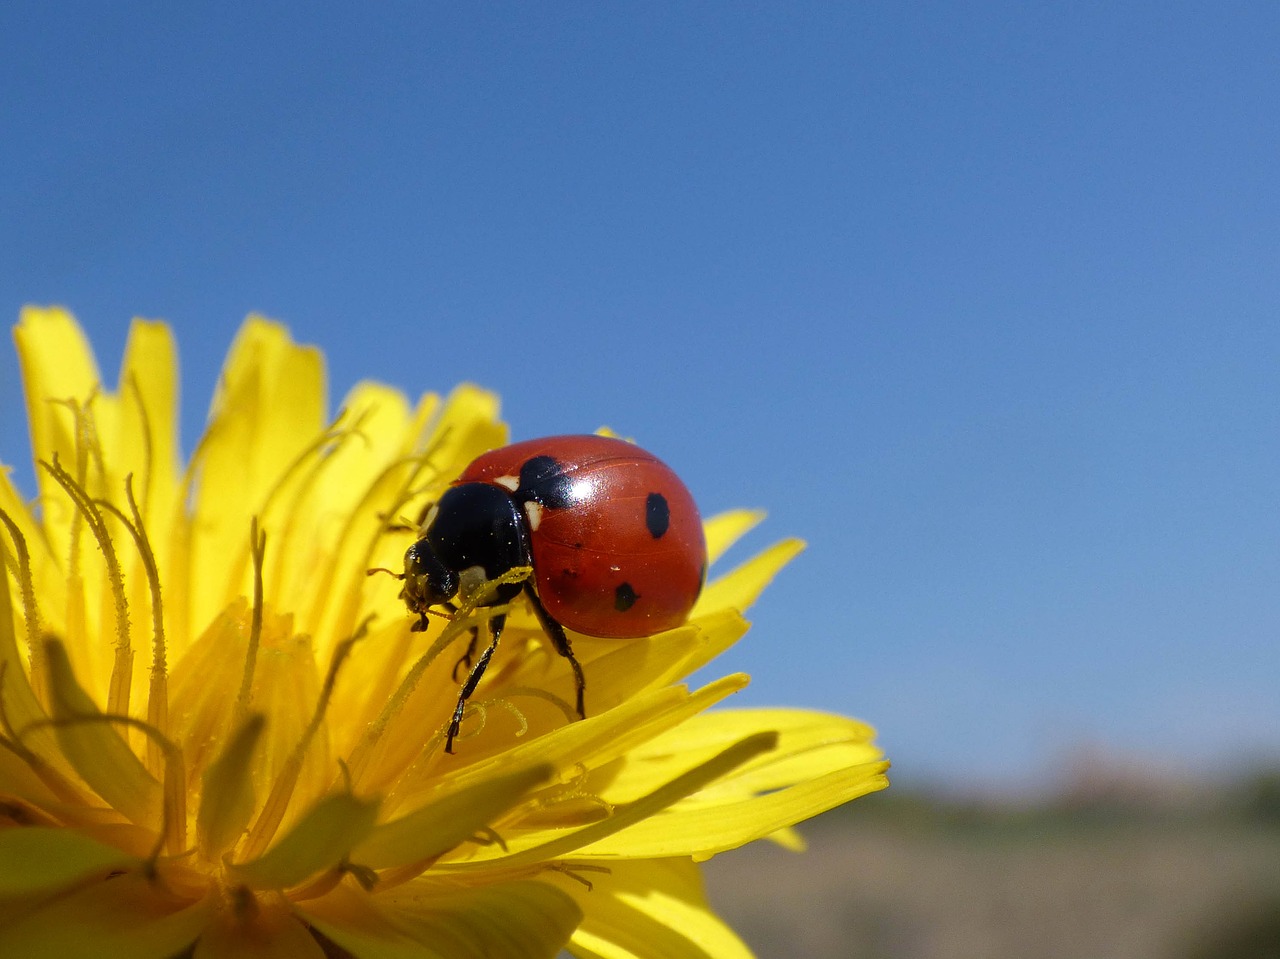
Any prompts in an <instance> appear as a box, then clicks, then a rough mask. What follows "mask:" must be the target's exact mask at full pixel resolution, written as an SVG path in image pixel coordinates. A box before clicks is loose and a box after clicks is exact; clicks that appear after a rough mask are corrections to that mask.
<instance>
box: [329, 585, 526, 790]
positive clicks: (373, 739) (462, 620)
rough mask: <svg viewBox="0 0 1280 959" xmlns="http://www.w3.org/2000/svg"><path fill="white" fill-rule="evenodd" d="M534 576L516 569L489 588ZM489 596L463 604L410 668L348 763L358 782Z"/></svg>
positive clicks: (488, 612)
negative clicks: (439, 660)
mask: <svg viewBox="0 0 1280 959" xmlns="http://www.w3.org/2000/svg"><path fill="white" fill-rule="evenodd" d="M531 573H532V570H531V569H530V567H528V566H516V567H514V568H512V569H509V570H507V571H506V572H505V573H503V574H502V575H501V576H498V577H496V578H495V579H493V580H492V581H490V583H489V586H490V587H492V588H496V587H498V586H501V585H503V584H506V583H518V582H523V581H524V580H526V579H528V578H529V575H530V574H531ZM488 592H489V590H479V591H477V593H476V594H475V595H472V596H469V597H468V598H467V599H466V600H465V601H464V602H463V603H462V604H461V606H460V607H459V608H458V611H457V612H456V613H455V614H454V615H453V619H452V622H450V623H449V625H447V626H446V627H445V628H444V630H443V631H442V632H441V633H440V636H439V637H438V638H437V639H436V641H435V642H434V643H432V644H431V647H430V648H429V649H428V650H427V651H426V652H425V653H423V654H422V655H421V656H419V657H418V659H417V661H416V662H414V664H413V665H412V666H411V667H409V671H408V673H406V674H405V677H404V679H403V680H402V681H401V683H400V686H399V688H398V689H397V690H396V691H395V693H394V694H393V695H392V697H391V698H390V699H389V700H388V701H387V704H386V706H384V707H383V709H382V712H381V713H380V714H379V715H378V718H377V719H375V720H374V721H373V722H372V723H370V724H369V728H368V729H367V730H366V731H365V734H364V736H363V737H361V739H360V742H359V743H357V744H356V747H355V749H354V750H353V751H352V754H351V756H350V757H349V759H348V762H349V763H350V765H351V769H352V775H353V776H354V777H355V779H356V780H357V781H363V779H364V777H365V776H366V775H367V773H368V771H369V767H370V764H371V762H372V758H373V756H374V754H375V751H376V747H377V746H379V745H380V743H381V740H382V737H383V736H384V735H385V733H386V730H387V727H388V726H389V725H390V723H391V722H392V720H393V719H395V717H396V716H397V715H399V713H400V711H401V710H402V709H403V708H404V706H405V703H407V702H408V700H409V696H410V694H412V693H413V691H414V689H415V688H416V687H417V685H418V682H419V681H420V680H421V679H422V676H423V674H424V673H425V672H426V670H427V667H428V666H430V665H431V663H432V662H433V661H434V660H435V658H436V657H437V656H439V655H440V653H441V652H443V651H444V649H445V648H446V647H447V646H449V644H450V643H452V642H453V641H454V640H455V639H457V638H458V637H459V636H461V635H463V634H464V633H465V632H466V631H467V630H468V629H470V628H471V627H472V626H473V625H478V622H477V619H478V617H476V616H475V615H474V613H475V610H476V606H477V604H478V602H479V601H480V600H481V599H483V598H484V596H485V595H486V594H487V593H488ZM509 609H510V607H509V606H505V605H503V606H487V607H485V613H484V615H485V618H489V617H492V616H495V615H501V614H503V613H505V612H507V611H508V610H509Z"/></svg>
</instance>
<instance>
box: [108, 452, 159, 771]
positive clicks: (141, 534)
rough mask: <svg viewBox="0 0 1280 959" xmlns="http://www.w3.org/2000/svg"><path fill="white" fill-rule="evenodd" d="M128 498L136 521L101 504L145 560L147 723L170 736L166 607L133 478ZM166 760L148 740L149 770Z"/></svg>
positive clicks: (126, 482)
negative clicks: (148, 639)
mask: <svg viewBox="0 0 1280 959" xmlns="http://www.w3.org/2000/svg"><path fill="white" fill-rule="evenodd" d="M124 492H125V497H126V498H127V499H128V501H129V510H130V512H131V513H132V514H133V519H132V521H131V520H129V519H128V518H126V517H125V515H124V513H122V512H121V511H120V510H119V509H117V508H116V507H115V506H113V505H112V504H111V503H108V502H106V501H105V500H97V501H96V502H97V503H98V505H99V506H102V507H105V508H106V509H108V510H110V511H111V512H112V513H113V514H114V515H115V516H116V518H117V519H119V520H120V522H121V523H122V524H123V525H124V527H125V529H127V530H128V531H129V533H130V534H131V535H132V536H133V541H134V543H135V544H136V545H137V547H138V555H139V556H140V557H141V559H142V565H143V569H144V570H145V571H146V575H147V587H148V589H149V590H150V591H151V634H152V646H151V685H150V688H149V689H148V691H147V722H149V723H151V724H152V725H153V726H155V728H156V729H158V730H160V732H161V733H162V734H163V735H166V736H167V735H168V733H169V693H168V666H167V658H166V652H165V649H166V647H165V637H164V606H163V604H162V603H161V600H160V571H159V569H158V568H157V566H156V557H155V553H154V552H153V551H152V549H151V541H150V540H149V539H148V538H147V531H146V527H145V526H144V525H143V522H142V514H141V512H140V511H139V509H138V502H137V500H136V499H134V496H133V474H132V473H130V474H129V475H128V476H126V477H125V479H124ZM162 761H163V757H162V756H161V754H160V748H159V747H158V746H157V745H156V743H155V742H154V741H153V740H150V739H148V740H147V769H148V770H150V771H151V772H153V773H154V772H155V771H156V770H157V769H159V768H160V764H161V762H162Z"/></svg>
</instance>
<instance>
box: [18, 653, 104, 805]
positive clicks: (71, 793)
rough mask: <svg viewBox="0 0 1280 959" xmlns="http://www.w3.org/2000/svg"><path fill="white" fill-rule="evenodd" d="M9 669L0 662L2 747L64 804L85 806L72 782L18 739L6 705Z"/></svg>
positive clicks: (82, 798) (81, 796)
mask: <svg viewBox="0 0 1280 959" xmlns="http://www.w3.org/2000/svg"><path fill="white" fill-rule="evenodd" d="M8 668H9V663H8V662H7V661H0V729H3V730H4V736H3V737H0V746H3V747H4V748H5V749H7V750H9V752H11V753H13V754H14V755H15V756H17V757H18V758H19V759H21V760H22V761H23V762H24V763H26V764H27V765H28V766H30V767H31V771H32V772H33V773H35V774H36V776H38V777H39V779H40V781H41V782H42V783H44V784H45V785H46V786H48V787H49V789H50V791H51V792H52V793H53V794H54V795H55V796H57V797H58V798H59V799H61V800H62V801H63V802H65V803H68V804H72V805H75V804H78V805H84V804H85V797H84V796H83V795H82V794H81V793H80V791H79V790H78V789H76V788H75V786H73V785H72V784H71V782H70V780H68V779H67V778H66V777H65V776H63V775H62V773H60V772H58V771H57V770H56V769H54V768H53V767H52V766H50V765H49V764H48V763H47V762H45V761H44V760H43V759H42V758H40V756H39V755H38V754H36V753H35V752H33V751H32V750H31V748H30V747H29V746H27V744H26V743H24V742H22V741H21V740H20V739H19V738H18V734H17V732H16V731H15V730H14V728H13V724H12V722H11V721H10V720H9V709H8V706H7V705H6V703H5V694H4V689H5V686H4V683H5V679H6V676H7V673H8Z"/></svg>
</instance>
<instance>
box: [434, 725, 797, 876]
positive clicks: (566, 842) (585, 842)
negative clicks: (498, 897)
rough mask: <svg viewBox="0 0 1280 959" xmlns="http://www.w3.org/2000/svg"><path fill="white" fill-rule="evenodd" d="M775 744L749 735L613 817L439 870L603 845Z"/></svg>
mask: <svg viewBox="0 0 1280 959" xmlns="http://www.w3.org/2000/svg"><path fill="white" fill-rule="evenodd" d="M776 744H777V736H776V735H774V734H772V733H759V734H757V735H754V736H748V737H746V738H745V739H743V740H741V741H740V742H737V743H734V744H733V745H732V746H730V747H729V748H728V749H726V750H724V751H723V752H721V753H719V754H718V755H716V756H714V757H712V758H711V759H709V760H707V761H706V762H704V763H702V764H701V765H700V766H698V767H696V768H695V769H691V770H689V771H688V772H686V773H684V774H683V775H681V776H677V777H676V778H675V779H673V780H670V781H669V782H666V783H663V784H662V785H661V786H659V787H658V788H657V789H655V790H654V791H653V792H651V793H649V794H648V795H647V796H644V797H642V798H641V799H637V800H636V801H635V802H633V803H629V804H628V805H626V806H620V807H618V808H616V809H614V811H613V814H612V815H611V816H610V817H609V818H608V819H605V820H602V821H600V822H595V823H592V824H591V825H588V826H584V827H583V828H581V829H577V830H574V831H572V832H570V833H568V834H566V835H561V836H558V837H556V838H554V839H550V840H548V841H547V842H544V843H541V844H539V845H535V846H531V847H529V848H525V849H520V850H518V851H513V852H511V853H509V854H501V855H497V856H490V857H487V858H485V859H476V860H473V861H471V862H467V863H462V862H459V863H446V864H441V865H440V866H438V867H437V868H439V869H442V870H458V871H463V872H465V871H468V870H472V869H475V868H477V867H479V868H492V867H493V866H495V865H497V866H501V867H516V866H529V865H533V864H535V863H538V862H546V861H548V860H552V859H559V858H562V857H564V856H566V855H568V854H569V853H574V852H576V850H580V849H583V848H589V847H591V846H592V845H594V844H596V843H601V842H604V841H605V840H606V839H608V837H610V836H612V835H613V834H614V833H616V832H618V831H619V830H622V829H626V828H627V827H628V826H632V825H635V824H637V823H642V822H644V821H645V820H648V819H650V818H651V817H653V816H654V815H655V814H657V813H659V812H661V811H662V810H663V809H666V808H667V807H668V806H670V805H672V804H673V803H675V802H677V801H679V800H680V799H683V798H684V797H685V796H688V795H689V794H690V793H694V792H697V791H698V790H699V789H701V788H702V787H703V786H705V785H706V784H707V783H710V782H714V781H715V780H716V779H719V778H720V777H721V776H724V775H726V774H727V773H729V772H730V771H731V770H733V769H736V768H737V767H738V766H740V765H742V764H743V763H745V762H748V761H750V760H751V759H753V758H754V757H756V756H759V755H760V754H761V753H765V752H768V751H769V750H770V749H773V748H774V746H775V745H776ZM774 828H777V827H774Z"/></svg>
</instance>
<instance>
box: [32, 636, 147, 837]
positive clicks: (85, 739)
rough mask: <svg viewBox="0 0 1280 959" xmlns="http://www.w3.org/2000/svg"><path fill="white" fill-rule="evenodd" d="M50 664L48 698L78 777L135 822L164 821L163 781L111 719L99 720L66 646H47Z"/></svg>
mask: <svg viewBox="0 0 1280 959" xmlns="http://www.w3.org/2000/svg"><path fill="white" fill-rule="evenodd" d="M45 656H46V661H47V662H48V665H49V695H50V699H51V702H52V706H53V718H54V719H55V720H57V721H58V722H59V724H58V725H57V726H55V727H54V733H55V735H56V736H57V739H58V744H59V745H60V746H61V747H62V753H63V755H64V756H66V757H67V759H68V760H69V761H70V762H71V765H72V766H73V767H74V768H75V771H76V772H77V773H79V774H80V778H81V779H83V780H84V781H85V782H86V783H88V784H89V786H90V788H92V789H93V791H94V792H96V793H97V794H98V795H99V796H101V797H102V798H103V799H104V800H106V802H107V803H108V804H110V805H111V806H113V807H114V808H116V809H118V810H119V811H120V812H121V813H123V814H124V815H125V816H126V817H128V819H129V820H130V821H132V822H135V823H138V824H139V825H153V824H157V823H159V822H160V813H161V804H162V797H161V789H160V783H158V782H157V781H156V780H155V778H154V777H153V776H152V775H151V774H150V773H148V772H147V770H146V767H145V766H143V764H142V761H141V760H140V759H138V757H137V756H135V755H134V754H133V751H132V750H131V749H130V748H129V745H128V743H126V742H125V741H124V739H123V738H122V737H121V736H120V734H119V733H118V732H117V731H116V728H115V727H114V726H113V725H112V723H110V722H109V721H105V720H100V719H95V718H94V717H99V716H102V715H103V713H102V712H101V711H100V710H99V709H98V707H97V706H96V705H94V702H93V700H92V699H90V698H89V696H88V694H87V693H85V691H84V690H83V689H81V688H80V686H79V685H78V684H77V683H76V680H75V676H73V675H72V672H71V663H70V662H69V661H68V660H67V653H66V649H65V648H64V647H63V645H62V643H59V642H54V641H50V642H48V643H46V644H45Z"/></svg>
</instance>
